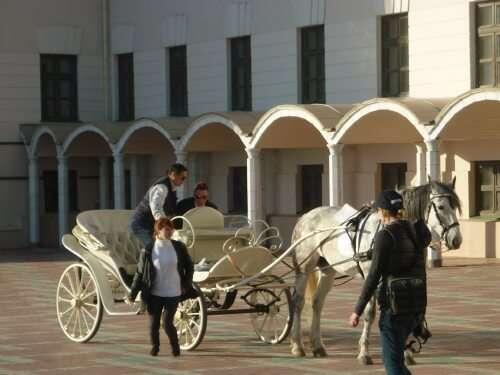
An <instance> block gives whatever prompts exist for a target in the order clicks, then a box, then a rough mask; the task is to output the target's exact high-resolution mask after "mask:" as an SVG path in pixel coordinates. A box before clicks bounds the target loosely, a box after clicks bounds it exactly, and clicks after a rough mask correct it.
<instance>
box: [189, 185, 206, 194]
mask: <svg viewBox="0 0 500 375" xmlns="http://www.w3.org/2000/svg"><path fill="white" fill-rule="evenodd" d="M199 190H208V185H207V183H206V182H198V183H197V184H196V186H195V188H194V191H193V195H195V194H196V192H197V191H199Z"/></svg>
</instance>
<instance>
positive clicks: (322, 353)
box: [313, 348, 328, 358]
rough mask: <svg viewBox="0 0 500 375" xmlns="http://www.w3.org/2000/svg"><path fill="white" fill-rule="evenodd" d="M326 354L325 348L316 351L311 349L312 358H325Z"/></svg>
mask: <svg viewBox="0 0 500 375" xmlns="http://www.w3.org/2000/svg"><path fill="white" fill-rule="evenodd" d="M327 356H328V354H327V353H326V350H325V348H318V349H313V357H315V358H317V357H319V358H321V357H327Z"/></svg>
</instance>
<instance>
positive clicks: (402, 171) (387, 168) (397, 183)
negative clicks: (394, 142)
mask: <svg viewBox="0 0 500 375" xmlns="http://www.w3.org/2000/svg"><path fill="white" fill-rule="evenodd" d="M406 170H407V167H406V163H382V164H381V173H382V176H381V177H382V178H381V182H382V184H381V185H382V186H381V188H382V190H394V189H395V188H396V187H397V188H399V189H401V188H404V187H405V186H406Z"/></svg>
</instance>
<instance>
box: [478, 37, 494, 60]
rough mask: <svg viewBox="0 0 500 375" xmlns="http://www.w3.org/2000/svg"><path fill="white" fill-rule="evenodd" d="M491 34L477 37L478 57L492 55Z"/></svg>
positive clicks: (485, 57)
mask: <svg viewBox="0 0 500 375" xmlns="http://www.w3.org/2000/svg"><path fill="white" fill-rule="evenodd" d="M492 42H493V35H486V36H481V37H479V48H478V50H479V58H480V59H490V58H491V57H492V56H493V43H492Z"/></svg>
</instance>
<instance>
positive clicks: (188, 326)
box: [174, 286, 207, 350]
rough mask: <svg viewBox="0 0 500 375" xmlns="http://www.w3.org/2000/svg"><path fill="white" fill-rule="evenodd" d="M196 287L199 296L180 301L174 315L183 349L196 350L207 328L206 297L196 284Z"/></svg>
mask: <svg viewBox="0 0 500 375" xmlns="http://www.w3.org/2000/svg"><path fill="white" fill-rule="evenodd" d="M194 288H195V289H196V290H197V291H198V297H196V298H191V299H187V300H185V301H182V302H180V303H179V306H178V307H177V312H176V313H175V317H174V326H175V328H176V329H177V336H179V345H180V347H181V349H182V350H194V349H195V348H196V347H197V346H198V345H200V343H201V341H202V340H203V336H205V331H206V329H207V306H206V304H205V298H204V296H203V295H202V293H201V291H200V290H199V289H198V288H197V287H196V286H194Z"/></svg>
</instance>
